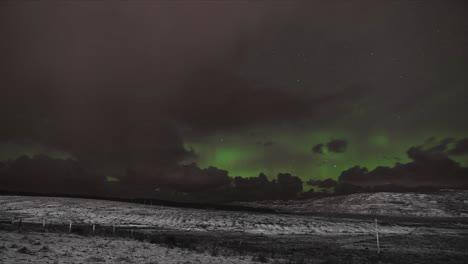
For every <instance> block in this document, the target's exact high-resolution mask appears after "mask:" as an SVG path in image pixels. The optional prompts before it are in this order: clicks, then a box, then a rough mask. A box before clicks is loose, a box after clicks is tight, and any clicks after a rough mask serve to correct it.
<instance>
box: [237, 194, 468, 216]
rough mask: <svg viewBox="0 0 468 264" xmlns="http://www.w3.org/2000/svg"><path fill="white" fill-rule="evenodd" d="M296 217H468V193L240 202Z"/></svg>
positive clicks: (365, 195)
mask: <svg viewBox="0 0 468 264" xmlns="http://www.w3.org/2000/svg"><path fill="white" fill-rule="evenodd" d="M235 204H236V205H243V206H250V207H254V208H269V209H274V210H276V211H278V212H286V213H295V214H316V213H324V214H355V215H371V214H374V213H376V214H378V215H386V216H405V217H406V216H408V217H468V191H457V192H439V193H431V194H422V193H390V192H379V193H355V194H349V195H339V196H331V197H325V198H315V199H308V200H295V201H261V202H238V203H235Z"/></svg>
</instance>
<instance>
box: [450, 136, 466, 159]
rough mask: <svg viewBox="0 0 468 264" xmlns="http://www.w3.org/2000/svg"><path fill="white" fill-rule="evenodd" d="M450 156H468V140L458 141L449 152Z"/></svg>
mask: <svg viewBox="0 0 468 264" xmlns="http://www.w3.org/2000/svg"><path fill="white" fill-rule="evenodd" d="M448 154H449V155H453V156H461V155H466V154H468V138H464V139H460V140H458V141H457V142H456V143H455V146H454V147H453V149H451V150H449V151H448Z"/></svg>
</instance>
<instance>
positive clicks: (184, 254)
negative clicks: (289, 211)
mask: <svg viewBox="0 0 468 264" xmlns="http://www.w3.org/2000/svg"><path fill="white" fill-rule="evenodd" d="M0 263H4V264H26V263H28V264H30V263H35V264H42V263H44V264H45V263H56V264H67V263H70V264H71V263H143V264H157V263H161V264H162V263H165V264H166V263H167V264H172V263H213V264H218V263H219V264H224V263H226V264H227V263H233V264H234V263H241V264H242V263H252V256H212V255H211V254H208V253H206V252H201V253H197V252H193V251H189V250H185V249H180V248H167V247H162V246H160V245H156V244H151V243H149V242H141V241H136V240H133V239H125V238H114V237H113V238H109V237H95V236H94V237H87V236H79V235H75V234H64V233H35V232H30V233H24V234H22V233H17V232H5V231H0Z"/></svg>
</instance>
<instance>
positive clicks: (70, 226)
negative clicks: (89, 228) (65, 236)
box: [68, 220, 72, 233]
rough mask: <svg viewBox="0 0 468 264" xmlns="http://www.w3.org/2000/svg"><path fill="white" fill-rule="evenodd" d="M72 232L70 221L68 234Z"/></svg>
mask: <svg viewBox="0 0 468 264" xmlns="http://www.w3.org/2000/svg"><path fill="white" fill-rule="evenodd" d="M71 231H72V221H71V220H70V226H69V227H68V233H71Z"/></svg>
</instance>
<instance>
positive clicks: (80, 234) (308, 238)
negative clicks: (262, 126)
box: [0, 193, 468, 264]
mask: <svg viewBox="0 0 468 264" xmlns="http://www.w3.org/2000/svg"><path fill="white" fill-rule="evenodd" d="M408 195H413V194H386V193H383V194H382V193H380V194H374V196H373V195H371V194H363V195H360V196H353V195H350V196H344V197H343V196H340V197H330V198H324V199H328V200H324V199H317V200H316V201H319V202H313V200H309V201H297V202H283V203H282V204H280V203H272V202H269V203H256V205H261V206H265V205H271V204H274V205H275V206H276V207H275V209H285V208H292V209H291V211H294V210H299V212H300V214H296V215H294V214H272V213H253V212H242V211H220V210H219V211H215V210H204V209H190V208H174V207H164V206H151V205H142V204H134V203H124V202H113V201H102V200H90V199H77V198H52V197H24V196H0V263H8V264H10V263H95V262H103V263H143V264H150V263H152V264H154V263H184V264H186V263H221V264H222V263H258V262H259V261H260V260H262V261H268V263H301V264H323V263H350V264H358V263H411V264H423V263H424V264H435V263H452V264H462V263H463V264H465V263H468V251H467V250H466V249H467V248H468V219H467V217H465V216H463V215H462V214H460V212H462V211H463V210H464V207H463V206H462V205H461V203H460V196H457V195H452V196H448V197H447V196H446V197H445V198H443V199H442V198H440V197H439V198H440V199H442V200H444V199H445V204H450V203H452V207H451V208H446V207H438V208H432V209H431V208H430V206H428V205H427V203H426V202H424V201H427V200H428V198H427V197H430V198H429V201H432V199H434V197H433V196H425V195H422V196H418V197H419V198H420V199H422V201H423V202H421V201H420V200H418V198H414V199H415V200H414V202H412V201H411V199H413V198H412V197H411V196H408ZM389 197H390V198H389ZM405 197H406V198H405ZM454 197H455V198H456V199H458V200H457V201H458V202H457V201H455V202H454V201H453V199H454ZM330 199H335V200H330ZM392 199H393V200H392ZM462 199H464V198H462ZM371 201H372V202H373V204H374V205H375V204H378V205H379V206H382V207H384V208H386V211H380V213H382V212H387V214H390V213H391V214H390V215H395V212H399V211H401V210H402V209H404V208H405V207H407V208H409V209H407V210H406V211H402V212H403V214H402V216H411V217H406V218H405V217H380V216H379V217H378V218H379V224H380V225H379V234H380V248H381V250H382V252H383V253H382V254H380V255H378V254H377V248H376V238H375V226H374V221H373V218H372V219H369V218H368V217H355V216H356V212H358V213H359V212H360V213H363V212H369V211H366V210H369V209H370V208H369V206H368V205H367V204H363V205H360V203H369V202H371ZM392 201H393V202H392ZM436 201H437V202H438V200H436ZM461 201H462V203H463V204H464V200H461ZM311 202H312V203H311ZM327 202H328V203H330V204H329V205H327ZM341 202H342V203H344V204H345V205H346V206H345V205H342V206H341V205H340V203H341ZM291 203H293V204H295V206H294V205H293V206H291V207H288V205H291ZM310 204H313V206H314V207H311V206H309V207H305V205H310ZM320 204H321V207H323V208H326V209H323V211H324V212H326V213H330V212H335V213H339V214H340V215H334V216H333V215H327V214H325V215H326V216H321V217H319V216H318V215H320V214H314V215H313V216H312V215H308V214H304V209H307V208H309V209H310V208H315V209H314V210H317V209H319V208H320V206H319V205H320ZM391 204H396V206H395V207H391ZM430 204H433V203H430ZM387 205H388V206H389V207H386V206H387ZM339 206H341V207H339ZM348 207H349V208H348ZM366 208H367V209H366ZM415 208H420V210H421V212H422V213H417V211H416V209H415ZM333 210H334V211H333ZM346 210H347V211H346ZM344 212H351V213H350V215H349V217H348V216H347V215H345V214H344ZM405 212H406V213H405ZM434 212H437V213H434ZM434 216H435V217H434ZM440 216H444V218H437V217H440ZM454 216H458V217H454ZM20 219H21V223H22V224H21V225H20V224H19V220H20ZM43 221H45V224H46V228H43V227H42V224H43V223H44V222H43ZM70 221H72V223H73V226H74V229H73V230H72V233H69V229H68V225H69V222H70ZM12 222H13V223H12ZM94 224H96V225H97V229H96V232H95V233H93V232H92V226H93V225H94ZM113 226H115V227H116V230H115V231H114V230H113ZM132 230H133V231H135V232H134V233H133V231H132ZM260 257H262V258H260ZM327 261H328V262H327Z"/></svg>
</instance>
